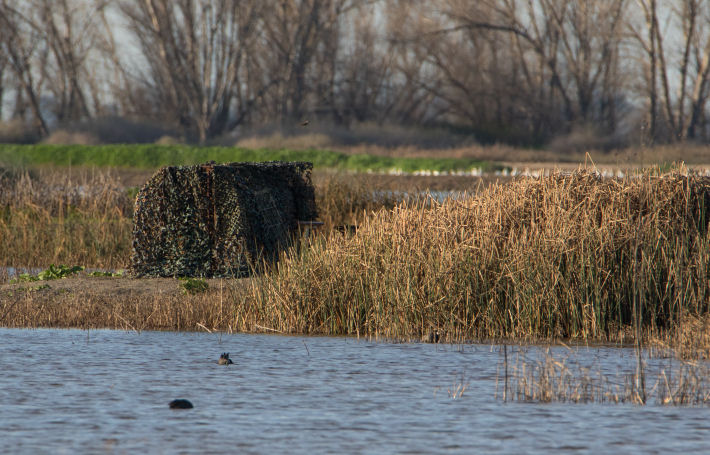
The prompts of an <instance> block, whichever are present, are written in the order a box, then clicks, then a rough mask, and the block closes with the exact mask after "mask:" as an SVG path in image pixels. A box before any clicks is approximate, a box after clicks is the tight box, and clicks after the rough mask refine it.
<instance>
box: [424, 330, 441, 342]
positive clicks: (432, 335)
mask: <svg viewBox="0 0 710 455" xmlns="http://www.w3.org/2000/svg"><path fill="white" fill-rule="evenodd" d="M440 337H441V335H440V334H439V329H434V330H432V331H431V332H429V336H428V337H427V339H426V340H425V341H427V342H428V343H438V342H439V338H440Z"/></svg>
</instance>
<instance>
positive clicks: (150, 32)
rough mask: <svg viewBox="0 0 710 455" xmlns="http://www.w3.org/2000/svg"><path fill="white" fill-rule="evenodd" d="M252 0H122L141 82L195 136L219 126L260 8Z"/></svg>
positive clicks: (218, 129) (223, 124) (226, 115)
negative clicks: (138, 53) (141, 64)
mask: <svg viewBox="0 0 710 455" xmlns="http://www.w3.org/2000/svg"><path fill="white" fill-rule="evenodd" d="M260 5H261V3H260V2H259V1H256V0H242V1H227V0H218V1H210V0H178V1H170V0H124V1H123V2H122V3H121V11H122V12H123V14H124V15H125V17H126V18H127V19H128V20H129V24H130V29H131V31H132V32H133V33H134V34H135V36H136V37H137V39H138V42H139V44H140V47H141V50H142V52H143V55H144V57H145V60H146V64H147V65H148V68H149V73H148V74H147V75H146V76H145V78H144V83H145V84H146V85H147V86H148V87H149V89H150V91H152V93H153V94H154V96H155V102H156V103H158V104H159V105H160V112H161V113H164V114H168V115H171V116H172V117H173V119H174V121H175V122H176V123H177V124H178V125H180V126H182V127H185V128H188V129H193V130H194V131H196V133H197V137H198V139H199V141H200V142H204V141H205V140H206V139H207V137H208V136H212V135H215V134H218V133H221V132H222V131H224V129H225V127H226V125H227V123H228V120H229V116H230V112H231V108H232V102H233V100H234V97H235V94H236V92H237V90H239V89H240V87H239V86H240V71H241V69H242V66H243V61H244V59H245V55H246V54H247V53H248V52H249V50H250V48H251V45H252V43H253V40H254V36H255V30H254V26H255V23H256V18H257V17H258V14H259V12H260V10H261V8H260Z"/></svg>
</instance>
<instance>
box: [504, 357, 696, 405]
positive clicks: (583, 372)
mask: <svg viewBox="0 0 710 455" xmlns="http://www.w3.org/2000/svg"><path fill="white" fill-rule="evenodd" d="M607 349H609V348H607ZM529 351H530V350H529V349H523V350H519V351H518V352H517V353H516V355H515V360H513V362H512V363H511V365H507V364H506V365H505V368H506V372H508V371H509V372H510V373H509V375H507V376H506V378H505V379H506V381H505V383H504V384H505V385H503V386H502V387H505V389H504V390H500V386H501V384H502V383H503V381H501V380H500V377H499V380H498V382H497V386H496V395H497V396H500V397H506V398H504V399H505V400H507V399H510V400H512V401H532V402H542V403H550V402H570V403H633V404H639V405H642V404H661V405H676V406H689V405H690V406H694V405H707V404H710V380H709V379H708V378H710V366H708V364H707V363H702V362H684V361H677V360H676V361H675V364H673V363H671V364H669V365H663V364H662V363H659V362H657V363H656V364H655V365H654V366H653V368H650V369H649V368H648V366H647V365H646V360H644V358H643V354H642V355H641V357H640V359H641V360H642V361H643V363H644V365H646V366H645V368H646V369H647V370H649V371H647V372H646V373H645V374H644V375H643V376H640V377H639V375H638V374H639V373H638V372H637V371H632V366H631V365H629V364H628V363H624V366H623V367H622V371H619V370H614V371H609V367H607V368H606V369H603V368H602V366H601V365H599V364H596V365H595V364H590V363H589V362H585V363H582V361H581V360H580V358H578V357H577V355H576V354H577V353H576V352H574V351H572V350H569V351H568V352H567V353H566V354H565V355H557V356H555V355H554V354H552V353H551V351H550V349H549V348H548V349H547V350H546V351H545V352H544V353H541V354H539V355H535V356H531V355H530V353H529ZM533 357H536V358H533ZM585 357H586V358H587V359H588V358H589V357H590V356H589V355H586V356H585ZM607 361H608V362H609V361H610V360H609V359H607ZM624 368H626V369H627V371H623V369H624ZM649 373H650V375H652V376H654V377H655V380H652V381H651V382H650V383H649V384H648V385H649V386H647V384H646V382H647V379H646V376H648V375H649ZM508 376H509V377H508ZM640 382H641V383H643V385H642V386H641V387H639V383H640ZM507 397H509V398H507Z"/></svg>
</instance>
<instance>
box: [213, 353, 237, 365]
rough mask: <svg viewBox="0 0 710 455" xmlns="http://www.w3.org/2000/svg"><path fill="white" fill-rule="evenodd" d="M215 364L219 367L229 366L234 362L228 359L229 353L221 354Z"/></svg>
mask: <svg viewBox="0 0 710 455" xmlns="http://www.w3.org/2000/svg"><path fill="white" fill-rule="evenodd" d="M217 363H218V364H220V365H231V364H233V363H234V362H232V359H230V358H229V352H223V353H222V355H221V356H219V360H218V361H217Z"/></svg>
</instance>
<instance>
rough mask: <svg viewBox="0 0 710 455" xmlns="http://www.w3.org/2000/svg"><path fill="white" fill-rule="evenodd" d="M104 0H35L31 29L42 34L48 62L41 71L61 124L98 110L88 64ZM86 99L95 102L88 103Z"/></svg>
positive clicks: (84, 116)
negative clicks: (84, 0) (81, 0)
mask: <svg viewBox="0 0 710 455" xmlns="http://www.w3.org/2000/svg"><path fill="white" fill-rule="evenodd" d="M106 3H107V0H93V1H92V2H78V1H75V0H57V1H55V0H34V1H33V2H32V6H33V9H34V11H35V14H36V16H37V17H36V19H35V20H34V21H33V24H32V26H33V27H34V28H35V29H36V30H37V31H38V32H39V33H42V35H43V40H44V41H45V45H46V46H47V49H48V53H49V56H48V57H49V61H48V62H47V64H45V65H43V66H42V67H41V68H40V71H41V73H42V75H43V79H44V80H45V81H46V84H47V87H48V89H49V91H50V92H51V93H52V95H53V97H54V100H55V103H56V107H55V113H56V117H57V120H58V121H59V122H60V123H67V122H76V121H79V120H81V119H84V118H88V117H90V116H91V115H92V113H91V107H93V108H94V109H97V110H99V111H100V109H101V107H100V103H99V101H98V94H97V91H98V89H97V88H96V79H97V78H98V75H97V74H96V73H95V72H93V71H92V65H91V64H90V62H89V59H90V54H91V52H92V50H93V47H94V43H95V42H96V41H98V39H99V25H100V21H99V14H100V13H101V12H102V10H103V8H104V7H105V5H106ZM89 99H93V100H94V102H93V103H90V102H89Z"/></svg>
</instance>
